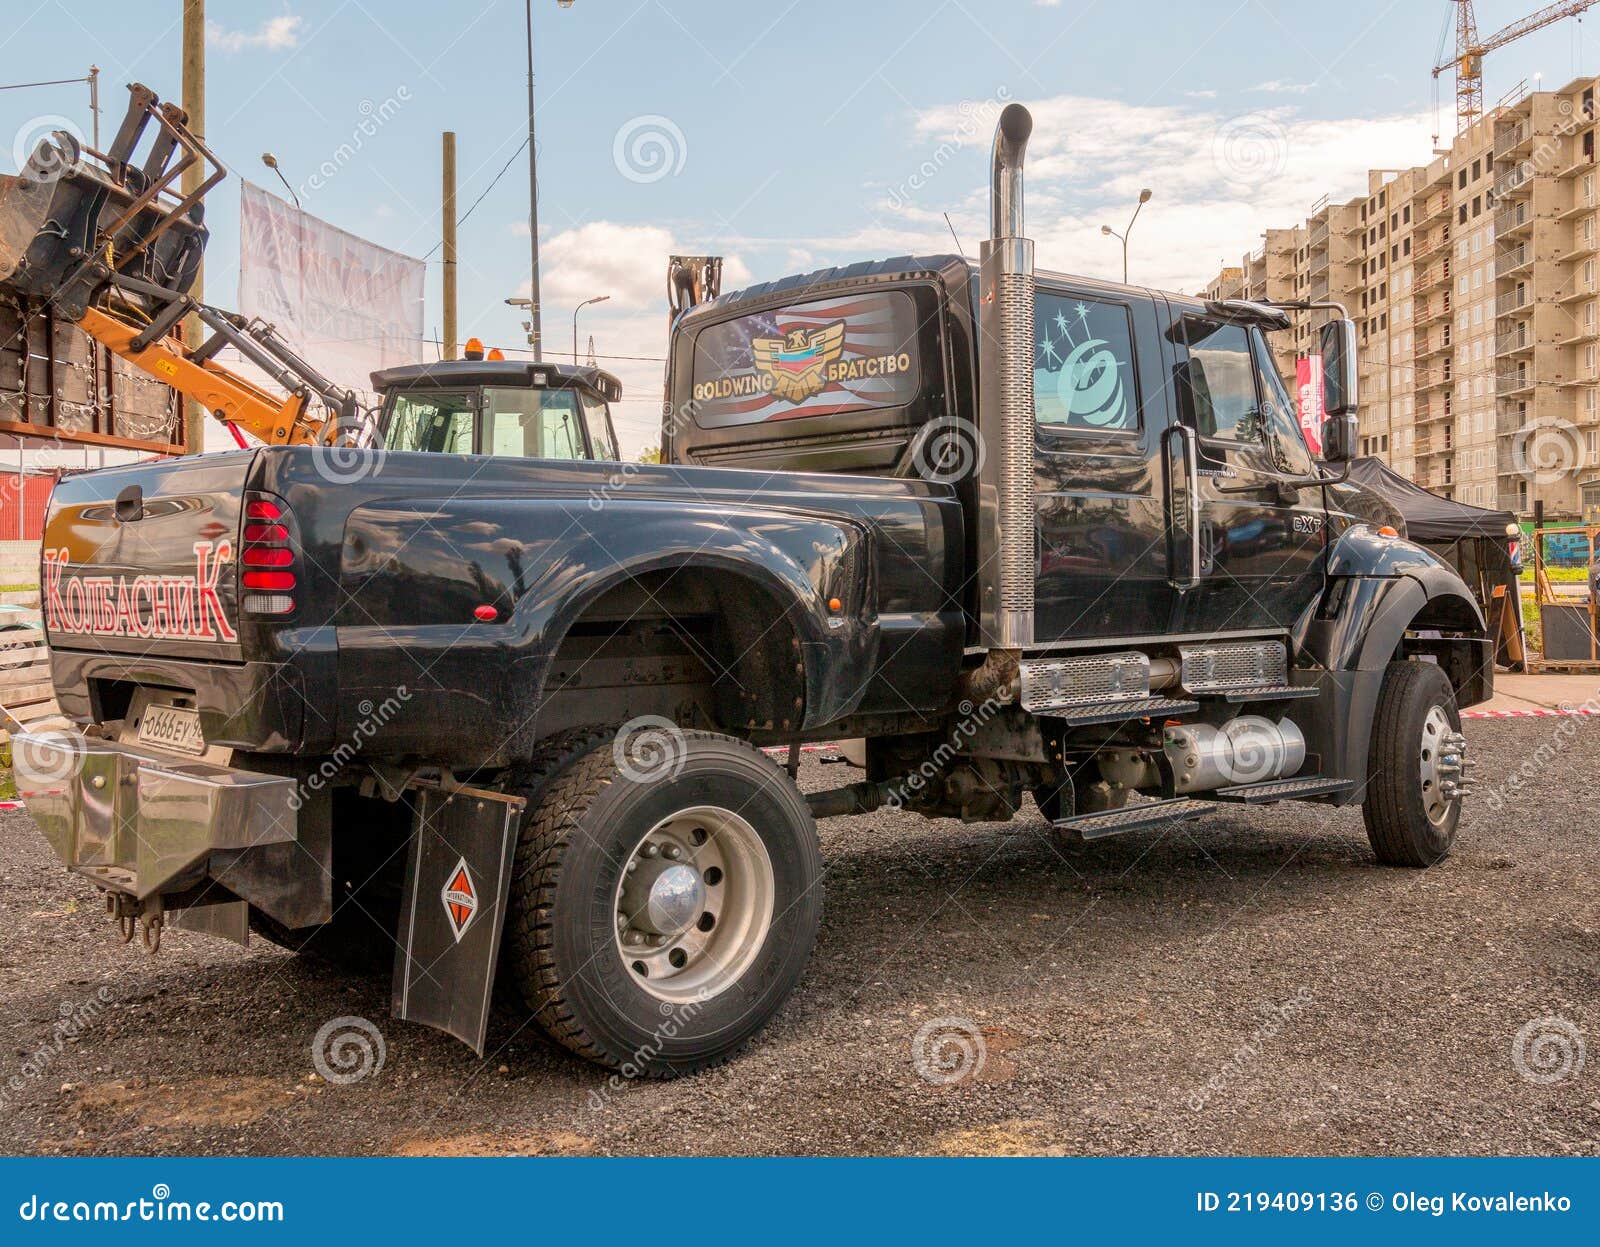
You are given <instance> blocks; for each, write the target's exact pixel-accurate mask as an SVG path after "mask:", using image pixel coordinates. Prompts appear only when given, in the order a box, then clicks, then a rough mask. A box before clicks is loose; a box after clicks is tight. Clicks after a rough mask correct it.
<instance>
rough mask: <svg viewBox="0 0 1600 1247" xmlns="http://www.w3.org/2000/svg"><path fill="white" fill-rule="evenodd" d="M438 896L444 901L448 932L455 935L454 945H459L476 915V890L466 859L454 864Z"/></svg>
mask: <svg viewBox="0 0 1600 1247" xmlns="http://www.w3.org/2000/svg"><path fill="white" fill-rule="evenodd" d="M439 896H440V899H441V900H443V901H444V911H445V913H446V914H448V915H449V917H450V930H451V931H452V932H454V933H455V937H456V943H458V944H459V943H460V942H461V937H462V936H463V935H465V934H466V933H467V928H468V927H470V926H471V925H472V920H473V918H475V917H477V914H478V889H477V886H476V885H475V884H474V883H473V882H472V872H471V871H469V870H468V869H467V859H466V858H464V857H463V858H462V859H461V860H460V861H458V862H457V863H456V866H455V869H454V870H452V871H451V872H450V877H449V879H448V880H447V881H446V883H445V885H444V888H443V890H442V891H441V892H440V893H439Z"/></svg>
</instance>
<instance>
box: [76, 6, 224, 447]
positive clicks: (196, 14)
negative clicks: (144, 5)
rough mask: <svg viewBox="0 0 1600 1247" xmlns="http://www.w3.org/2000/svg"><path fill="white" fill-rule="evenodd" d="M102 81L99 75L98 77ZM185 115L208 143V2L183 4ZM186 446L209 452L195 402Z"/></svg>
mask: <svg viewBox="0 0 1600 1247" xmlns="http://www.w3.org/2000/svg"><path fill="white" fill-rule="evenodd" d="M96 76H97V77H98V73H97V75H96ZM183 111H184V112H186V113H187V114H188V115H189V129H190V130H191V131H193V132H194V136H195V137H196V138H197V139H199V140H200V141H201V142H202V143H204V142H205V140H206V0H183ZM205 176H206V170H205V162H204V161H201V160H196V161H193V162H192V163H191V164H190V165H189V167H188V168H187V169H185V170H184V171H183V193H184V194H185V195H191V194H193V193H194V192H196V191H198V190H199V189H200V184H201V182H203V181H204V180H205ZM189 297H190V298H192V299H194V300H195V302H197V303H198V302H200V301H201V300H203V299H204V298H205V265H204V264H203V263H202V264H201V265H200V266H199V267H198V268H197V269H196V270H195V275H194V285H193V287H192V288H191V289H190V290H189ZM204 337H205V329H204V327H203V326H202V325H201V324H200V318H199V317H198V316H190V317H188V318H187V319H186V320H185V321H184V324H183V340H184V344H185V345H186V346H188V348H189V349H190V350H191V351H193V350H196V349H197V348H198V347H199V346H200V343H201V342H202V341H203V340H204ZM183 446H184V449H185V450H186V451H187V452H188V453H189V454H191V455H198V454H203V453H204V452H205V448H206V409H205V408H204V407H202V406H201V405H200V404H199V403H197V402H196V401H195V400H194V399H192V398H190V399H185V400H184V404H183Z"/></svg>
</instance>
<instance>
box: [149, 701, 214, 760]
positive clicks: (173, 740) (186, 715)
mask: <svg viewBox="0 0 1600 1247" xmlns="http://www.w3.org/2000/svg"><path fill="white" fill-rule="evenodd" d="M139 741H140V743H141V744H145V745H156V746H158V747H160V748H162V749H176V750H178V751H179V752H180V753H204V752H205V751H206V738H205V737H204V736H203V735H201V733H200V712H199V711H198V710H190V709H189V708H188V707H187V706H149V707H146V709H145V712H144V718H143V719H141V720H140V721H139Z"/></svg>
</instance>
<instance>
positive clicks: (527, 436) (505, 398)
mask: <svg viewBox="0 0 1600 1247" xmlns="http://www.w3.org/2000/svg"><path fill="white" fill-rule="evenodd" d="M483 406H484V420H485V421H486V424H487V427H486V428H485V431H484V439H483V453H484V454H486V455H504V456H509V457H512V458H526V459H582V458H583V457H584V453H583V429H582V426H581V425H580V424H579V423H578V421H579V419H580V415H579V412H578V393H577V391H576V390H494V389H490V390H485V391H484V392H483Z"/></svg>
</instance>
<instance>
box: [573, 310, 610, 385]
mask: <svg viewBox="0 0 1600 1247" xmlns="http://www.w3.org/2000/svg"><path fill="white" fill-rule="evenodd" d="M610 297H611V296H610V295H609V294H597V295H595V297H594V298H592V299H585V300H584V301H583V302H582V303H580V304H578V306H577V307H575V308H573V309H572V366H573V367H574V368H576V367H577V366H578V313H579V312H581V311H583V309H584V308H586V307H588V306H589V304H591V303H604V302H605V301H606V300H607V299H609V298H610Z"/></svg>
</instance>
